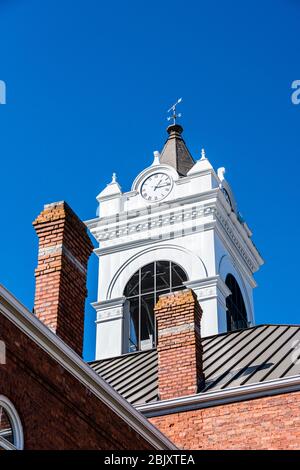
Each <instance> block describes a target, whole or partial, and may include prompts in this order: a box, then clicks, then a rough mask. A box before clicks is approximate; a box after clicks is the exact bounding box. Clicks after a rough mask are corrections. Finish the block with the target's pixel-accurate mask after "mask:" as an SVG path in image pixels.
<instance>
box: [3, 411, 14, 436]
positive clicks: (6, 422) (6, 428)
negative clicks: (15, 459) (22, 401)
mask: <svg viewBox="0 0 300 470" xmlns="http://www.w3.org/2000/svg"><path fill="white" fill-rule="evenodd" d="M0 436H1V437H2V438H3V439H5V440H6V441H8V442H10V443H11V444H13V443H14V436H13V430H12V425H11V422H10V419H9V417H8V414H7V412H6V411H5V409H4V408H3V406H0Z"/></svg>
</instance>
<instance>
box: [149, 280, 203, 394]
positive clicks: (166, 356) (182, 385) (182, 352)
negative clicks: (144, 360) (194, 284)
mask: <svg viewBox="0 0 300 470" xmlns="http://www.w3.org/2000/svg"><path fill="white" fill-rule="evenodd" d="M201 315H202V310H201V307H200V305H199V303H198V300H197V297H196V295H195V293H194V292H193V291H192V290H188V289H186V290H184V291H178V292H174V293H172V294H166V295H162V296H160V298H159V301H158V303H157V304H156V306H155V316H156V320H157V332H158V344H157V352H158V390H159V396H160V399H161V400H166V399H169V398H176V397H180V396H184V395H194V394H195V393H197V391H198V385H199V383H200V382H201V380H202V379H203V370H202V345H201V336H200V320H201Z"/></svg>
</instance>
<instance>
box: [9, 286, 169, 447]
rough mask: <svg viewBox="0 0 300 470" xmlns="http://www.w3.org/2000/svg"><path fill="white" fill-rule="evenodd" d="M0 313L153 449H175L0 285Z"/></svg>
mask: <svg viewBox="0 0 300 470" xmlns="http://www.w3.org/2000/svg"><path fill="white" fill-rule="evenodd" d="M0 313H1V314H2V315H4V316H5V317H6V318H8V319H9V321H11V322H12V323H13V324H14V325H15V326H16V327H17V328H19V329H20V330H21V331H22V332H23V333H24V334H25V335H27V336H28V337H29V338H30V339H31V340H32V341H34V342H35V343H36V344H37V345H38V346H39V347H40V348H41V349H43V350H44V351H46V352H47V354H49V356H51V357H52V358H54V359H55V361H56V362H58V363H59V364H60V365H61V366H62V367H63V368H64V369H65V370H67V371H68V372H69V373H70V374H72V375H73V376H74V377H75V378H76V379H77V380H78V381H79V382H81V383H82V384H83V385H85V386H86V387H87V388H88V389H89V390H91V392H92V393H93V394H94V395H95V396H96V397H97V398H99V400H101V401H102V402H103V403H105V404H106V405H107V406H108V407H109V408H110V409H111V410H112V411H113V412H114V413H116V414H117V415H118V416H119V417H120V418H121V419H122V420H124V421H125V422H126V423H127V424H128V425H129V426H130V427H131V428H133V429H134V430H135V431H136V432H137V433H138V434H140V435H141V436H142V437H143V438H144V439H145V440H146V441H147V442H149V443H150V444H151V445H152V446H153V447H154V448H155V449H160V450H162V449H176V446H175V445H174V444H173V443H171V442H170V441H169V440H168V439H167V438H166V436H164V435H163V434H162V433H161V432H160V431H158V429H156V428H155V427H154V426H153V425H151V423H150V422H149V421H148V420H147V419H146V418H144V417H143V416H142V415H141V414H140V413H139V412H138V411H136V410H135V409H134V408H133V407H132V406H131V405H130V404H129V403H128V402H127V400H125V399H124V398H123V397H121V395H119V394H118V393H117V392H116V391H115V390H114V389H113V388H112V387H111V386H110V385H108V383H107V382H105V380H103V379H102V378H101V377H100V376H99V375H98V374H97V373H96V372H95V371H93V369H92V368H91V367H90V366H89V365H87V364H86V363H85V362H84V361H83V360H82V359H81V357H79V356H78V355H77V354H76V353H75V352H74V351H73V350H72V349H71V348H70V347H68V346H67V345H66V344H65V343H64V342H63V341H62V340H61V339H60V338H58V337H57V336H56V335H55V334H54V333H52V331H51V330H49V328H47V327H46V326H45V325H44V324H43V323H42V322H41V321H40V320H38V318H37V317H36V316H34V315H33V314H32V313H31V312H30V311H29V310H27V309H26V308H25V307H24V306H23V305H22V304H21V303H20V302H19V301H18V300H17V299H16V298H15V297H14V296H13V295H12V294H11V293H10V292H9V291H8V290H7V289H5V287H3V286H2V285H0Z"/></svg>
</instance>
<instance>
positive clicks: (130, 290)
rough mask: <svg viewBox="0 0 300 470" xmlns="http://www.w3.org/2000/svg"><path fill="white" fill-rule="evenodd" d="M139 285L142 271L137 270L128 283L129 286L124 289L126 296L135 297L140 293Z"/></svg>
mask: <svg viewBox="0 0 300 470" xmlns="http://www.w3.org/2000/svg"><path fill="white" fill-rule="evenodd" d="M139 287H140V271H137V272H136V273H135V274H134V275H133V276H132V278H131V279H130V281H129V282H128V283H127V286H126V288H125V291H124V295H125V297H133V296H135V295H139Z"/></svg>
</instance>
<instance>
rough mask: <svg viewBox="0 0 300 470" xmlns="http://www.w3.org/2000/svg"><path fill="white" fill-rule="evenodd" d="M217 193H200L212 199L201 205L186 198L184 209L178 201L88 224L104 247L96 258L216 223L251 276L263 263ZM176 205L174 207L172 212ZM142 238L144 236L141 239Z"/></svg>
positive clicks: (97, 252) (197, 199) (184, 233)
mask: <svg viewBox="0 0 300 470" xmlns="http://www.w3.org/2000/svg"><path fill="white" fill-rule="evenodd" d="M218 191H219V193H220V194H221V192H220V190H219V189H216V190H210V191H209V192H206V193H203V194H205V195H206V201H207V198H208V197H210V198H211V197H213V198H215V199H214V200H210V201H207V202H204V201H203V199H202V197H201V200H199V197H198V198H195V197H194V198H191V197H189V198H185V206H184V207H183V206H182V207H181V206H180V205H179V201H181V203H182V202H183V201H182V200H177V201H172V203H162V206H161V207H160V208H159V207H155V209H154V210H152V209H151V210H150V211H149V210H145V209H143V210H141V211H138V210H137V211H132V216H130V214H129V213H125V215H124V214H123V215H122V214H119V215H118V216H117V217H113V218H111V217H109V218H105V219H102V220H101V223H100V221H99V220H98V223H96V221H91V222H89V223H87V225H88V227H89V228H90V230H91V232H92V234H93V235H94V236H95V238H96V239H97V240H98V242H99V243H101V242H102V243H103V246H101V247H99V248H96V249H95V250H94V251H95V253H96V254H97V255H98V256H102V255H107V254H110V253H114V252H117V251H122V250H127V249H130V248H132V247H137V246H141V245H144V244H147V243H149V240H152V241H155V239H156V238H157V239H158V240H161V239H171V238H175V237H182V236H185V235H187V234H188V233H191V232H189V230H192V231H193V232H199V231H205V230H209V229H211V228H213V226H214V225H213V224H214V222H218V223H219V224H220V227H222V230H223V231H224V234H226V236H227V237H228V239H229V240H230V241H231V242H232V244H233V246H234V248H235V250H236V251H237V253H238V254H239V255H240V257H241V259H242V260H243V262H244V263H245V264H246V265H247V267H248V269H249V271H250V272H251V273H253V272H255V271H257V270H258V268H259V266H260V265H261V264H262V263H263V260H262V258H261V256H260V255H259V253H258V251H257V250H256V248H255V246H254V245H253V243H252V241H251V239H250V238H249V236H248V234H247V232H246V230H245V228H244V227H243V225H242V224H241V223H240V222H239V221H238V220H237V217H236V215H235V214H234V213H233V212H230V210H231V209H230V207H229V204H228V203H227V202H226V201H225V198H224V196H223V195H221V196H220V195H219V193H218ZM201 196H203V195H201ZM216 197H217V198H216ZM223 199H224V200H223ZM175 202H177V206H176V207H175V208H174V204H175ZM164 205H165V207H164ZM178 205H179V207H178ZM227 206H228V207H227ZM134 215H135V217H134ZM207 219H208V220H207ZM105 222H106V224H105ZM157 229H159V230H157ZM142 234H145V236H144V237H143V238H142ZM224 238H225V237H224ZM128 239H129V240H128ZM117 240H118V242H117ZM235 257H236V255H235Z"/></svg>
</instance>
